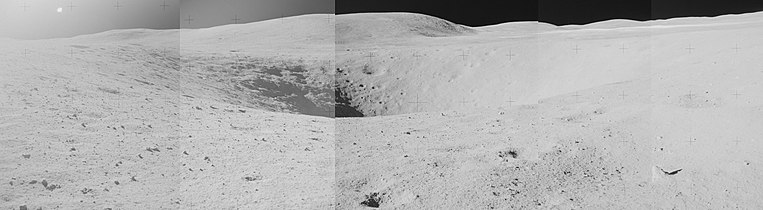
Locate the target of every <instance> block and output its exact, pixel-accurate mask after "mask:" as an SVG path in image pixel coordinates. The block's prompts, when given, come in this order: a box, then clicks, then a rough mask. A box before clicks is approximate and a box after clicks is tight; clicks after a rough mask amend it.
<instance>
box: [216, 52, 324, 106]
mask: <svg viewBox="0 0 763 210" xmlns="http://www.w3.org/2000/svg"><path fill="white" fill-rule="evenodd" d="M231 68H232V69H236V70H254V72H255V73H256V74H255V75H256V77H254V78H251V79H246V80H241V81H238V82H237V84H236V87H237V88H242V89H249V90H255V91H257V93H258V95H261V96H264V97H268V98H273V99H275V100H276V101H280V102H283V103H286V104H288V105H289V107H288V109H289V110H290V111H294V112H297V113H301V114H306V115H314V116H325V117H334V111H335V110H334V108H333V107H331V106H330V105H329V106H327V105H326V104H332V103H333V99H331V98H330V97H331V89H330V88H328V87H324V86H322V87H315V86H311V85H308V81H307V77H306V75H305V74H307V72H308V71H307V70H306V69H305V67H303V66H299V65H294V66H259V65H257V64H256V63H244V64H236V65H233V66H231ZM311 95H312V96H313V97H317V99H314V100H317V101H316V102H313V100H311V98H309V97H311ZM316 103H318V104H316Z"/></svg>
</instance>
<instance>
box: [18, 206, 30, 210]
mask: <svg viewBox="0 0 763 210" xmlns="http://www.w3.org/2000/svg"><path fill="white" fill-rule="evenodd" d="M19 210H29V209H27V207H26V205H21V206H19Z"/></svg>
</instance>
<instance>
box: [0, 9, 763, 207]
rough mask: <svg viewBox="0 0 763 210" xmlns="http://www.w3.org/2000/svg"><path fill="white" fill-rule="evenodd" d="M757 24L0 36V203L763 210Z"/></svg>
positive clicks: (298, 27) (288, 22) (325, 22)
mask: <svg viewBox="0 0 763 210" xmlns="http://www.w3.org/2000/svg"><path fill="white" fill-rule="evenodd" d="M334 18H335V20H333V19H334ZM761 30H763V13H751V14H742V15H729V16H720V17H713V18H680V19H670V20H658V21H647V22H636V21H628V20H610V21H604V22H599V23H594V24H589V25H580V26H577V25H571V26H554V25H550V24H545V23H539V22H512V23H505V24H500V25H493V26H485V27H467V26H463V25H459V24H458V23H453V22H449V21H448V20H443V19H440V18H437V17H432V16H427V15H422V14H412V13H365V14H348V15H338V16H335V17H331V18H327V17H326V15H304V16H296V17H287V18H283V19H277V20H269V21H262V22H255V23H248V24H235V25H226V26H219V27H213V28H206V29H182V30H146V29H130V30H115V31H108V32H103V33H98V34H92V35H84V36H78V37H74V38H63V39H50V40H36V41H21V40H12V39H0V42H1V43H2V46H3V47H2V48H0V59H2V62H0V67H2V68H1V69H0V86H2V89H0V179H1V180H0V181H2V182H0V208H2V209H213V208H215V209H373V208H382V209H761V208H763V202H761V201H760V199H759V198H760V197H763V190H760V189H763V186H762V185H763V176H761V171H760V170H761V169H760V165H761V160H763V153H761V151H763V150H761V149H763V148H762V147H763V144H762V143H760V142H761V141H763V140H761V138H762V137H763V130H761V129H760V128H761V127H763V92H762V91H761V90H763V87H762V86H763V85H762V84H761V82H760V81H763V61H761V60H760V59H759V55H760V54H761V53H763V48H762V47H763V39H761V38H759V34H763V33H762V32H763V31H761ZM332 92H333V93H332ZM334 115H336V116H339V117H348V116H354V117H352V118H332V117H333V116H334ZM361 116H362V117H361Z"/></svg>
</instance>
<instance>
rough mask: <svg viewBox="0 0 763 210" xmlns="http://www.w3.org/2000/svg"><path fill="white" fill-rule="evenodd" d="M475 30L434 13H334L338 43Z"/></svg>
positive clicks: (431, 35)
mask: <svg viewBox="0 0 763 210" xmlns="http://www.w3.org/2000/svg"><path fill="white" fill-rule="evenodd" d="M475 33H476V30H474V29H472V28H469V27H467V26H463V25H459V24H455V23H452V22H450V21H447V20H443V19H440V18H437V17H432V16H428V15H423V14H414V13H363V14H347V15H339V16H337V22H336V35H337V37H336V38H337V41H338V42H339V43H347V42H359V41H364V40H372V39H385V38H406V37H447V36H460V35H469V34H475Z"/></svg>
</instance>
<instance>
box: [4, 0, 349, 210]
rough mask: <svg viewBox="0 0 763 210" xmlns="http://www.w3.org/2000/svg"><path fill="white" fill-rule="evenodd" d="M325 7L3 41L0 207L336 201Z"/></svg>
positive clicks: (315, 205) (316, 204) (320, 204)
mask: <svg viewBox="0 0 763 210" xmlns="http://www.w3.org/2000/svg"><path fill="white" fill-rule="evenodd" d="M325 16H326V15H306V16H297V17H289V18H285V19H282V20H270V21H263V22H257V23H250V24H238V25H227V26H220V27H214V28H208V29H199V30H187V29H182V30H170V31H156V30H145V29H133V30H117V31H108V32H104V33H99V34H93V35H85V36H79V37H74V38H67V39H52V40H38V41H18V40H7V39H6V40H2V46H3V47H2V48H1V49H0V54H1V56H0V59H2V62H0V66H1V67H0V68H1V70H0V86H2V89H0V119H1V120H0V134H1V135H0V154H1V155H0V179H1V180H2V184H0V209H329V208H332V207H331V206H332V205H334V199H333V197H334V196H333V195H334V190H333V185H334V161H335V157H334V137H335V134H334V121H333V119H332V118H328V117H324V116H329V115H331V114H330V113H331V112H333V103H334V102H333V101H334V98H333V95H332V94H333V93H332V87H333V81H334V78H333V77H332V76H330V75H331V74H326V73H325V72H326V71H328V69H329V67H328V66H329V65H331V63H332V60H333V58H334V55H333V51H334V47H333V45H334V44H333V43H334V42H333V40H334V35H333V34H334V25H333V22H331V23H328V22H327V21H326V18H325ZM284 34H286V35H284ZM297 113H300V114H297ZM305 114H309V115H305ZM22 207H23V208H22Z"/></svg>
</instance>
